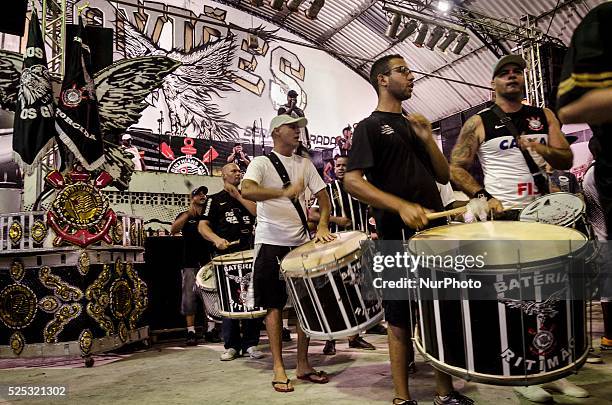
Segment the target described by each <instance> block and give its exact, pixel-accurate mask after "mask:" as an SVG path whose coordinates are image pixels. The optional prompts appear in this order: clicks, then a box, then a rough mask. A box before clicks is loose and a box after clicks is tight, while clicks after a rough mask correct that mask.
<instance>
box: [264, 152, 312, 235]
mask: <svg viewBox="0 0 612 405" xmlns="http://www.w3.org/2000/svg"><path fill="white" fill-rule="evenodd" d="M266 156H268V159H270V162H272V165H273V166H274V168H275V169H276V172H277V173H278V175H279V176H280V178H281V181H282V182H283V188H287V187H289V186H290V185H291V179H289V174H288V173H287V169H285V166H283V162H281V161H280V159H279V158H278V156H276V155H275V154H274V153H272V152H270V154H269V155H266ZM291 203H292V204H293V206H294V207H295V209H296V211H297V213H298V215H299V216H300V221H302V226H303V227H304V229H303V230H302V232H303V233H305V234H306V236H308V239H310V232H308V222H307V221H306V214H305V213H304V210H303V209H302V206H301V205H300V200H299V197H298V198H295V199H293V198H292V199H291Z"/></svg>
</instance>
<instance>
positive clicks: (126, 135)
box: [121, 134, 132, 141]
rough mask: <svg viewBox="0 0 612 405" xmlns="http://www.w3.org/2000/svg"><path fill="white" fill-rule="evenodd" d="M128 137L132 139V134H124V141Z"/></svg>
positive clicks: (122, 138)
mask: <svg viewBox="0 0 612 405" xmlns="http://www.w3.org/2000/svg"><path fill="white" fill-rule="evenodd" d="M128 139H132V135H130V134H123V136H122V137H121V140H122V141H126V140H128Z"/></svg>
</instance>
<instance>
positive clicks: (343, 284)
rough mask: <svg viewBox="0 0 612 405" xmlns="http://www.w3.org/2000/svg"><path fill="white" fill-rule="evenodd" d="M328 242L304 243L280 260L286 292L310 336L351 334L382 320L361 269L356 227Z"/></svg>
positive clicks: (360, 235) (379, 302) (364, 237)
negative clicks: (354, 229)
mask: <svg viewBox="0 0 612 405" xmlns="http://www.w3.org/2000/svg"><path fill="white" fill-rule="evenodd" d="M336 235H337V236H338V237H337V238H336V239H335V240H334V241H332V242H329V243H325V244H318V243H317V244H315V243H314V242H308V243H307V244H305V245H302V246H300V247H298V248H296V249H294V250H292V251H291V252H290V253H289V254H287V256H285V258H284V259H283V261H282V263H281V270H282V271H283V273H284V275H285V280H286V282H287V292H288V294H289V296H290V297H291V299H292V301H293V306H294V308H295V311H296V313H297V315H298V320H299V322H300V325H301V326H302V329H303V330H304V332H306V334H307V335H309V336H310V337H312V338H315V339H337V338H341V337H345V336H352V335H355V334H357V333H359V332H361V331H363V330H365V329H368V328H370V327H372V326H374V325H375V324H377V323H378V322H380V321H381V320H382V317H383V310H382V297H381V294H380V291H378V290H377V289H375V288H374V287H373V283H372V279H371V277H370V275H369V273H368V272H366V271H362V269H361V261H360V259H361V256H362V253H363V252H362V248H361V245H360V244H361V242H363V241H365V240H367V235H366V234H365V233H363V232H359V231H351V232H340V233H337V234H336Z"/></svg>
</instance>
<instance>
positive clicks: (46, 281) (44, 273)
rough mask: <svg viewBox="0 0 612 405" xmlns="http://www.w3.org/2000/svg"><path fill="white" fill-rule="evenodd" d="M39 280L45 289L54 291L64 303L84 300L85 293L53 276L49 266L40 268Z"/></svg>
mask: <svg viewBox="0 0 612 405" xmlns="http://www.w3.org/2000/svg"><path fill="white" fill-rule="evenodd" d="M38 278H39V279H40V282H41V283H42V284H43V285H44V286H45V287H47V288H49V289H50V290H52V291H53V292H54V293H55V295H56V296H58V297H59V298H60V299H61V300H62V301H78V300H80V299H81V298H83V292H82V291H81V290H80V289H79V288H77V287H74V286H71V285H70V284H68V283H66V282H65V281H63V280H62V279H61V278H59V276H56V275H54V274H52V273H51V268H49V266H43V267H41V268H40V270H39V272H38Z"/></svg>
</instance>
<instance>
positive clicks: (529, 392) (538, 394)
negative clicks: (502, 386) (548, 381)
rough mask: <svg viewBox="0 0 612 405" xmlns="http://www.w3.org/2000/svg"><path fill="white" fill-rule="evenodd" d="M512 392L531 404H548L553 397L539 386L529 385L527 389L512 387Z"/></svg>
mask: <svg viewBox="0 0 612 405" xmlns="http://www.w3.org/2000/svg"><path fill="white" fill-rule="evenodd" d="M514 392H516V393H517V394H520V395H522V396H524V397H525V398H527V399H528V400H530V401H533V402H540V403H542V402H549V401H552V399H553V397H552V395H550V394H549V393H548V392H546V391H544V389H542V387H541V386H539V385H530V386H528V387H514Z"/></svg>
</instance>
